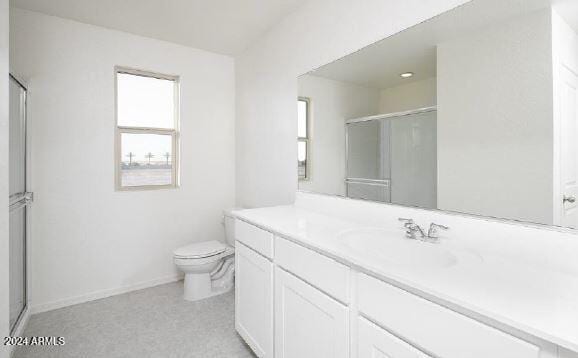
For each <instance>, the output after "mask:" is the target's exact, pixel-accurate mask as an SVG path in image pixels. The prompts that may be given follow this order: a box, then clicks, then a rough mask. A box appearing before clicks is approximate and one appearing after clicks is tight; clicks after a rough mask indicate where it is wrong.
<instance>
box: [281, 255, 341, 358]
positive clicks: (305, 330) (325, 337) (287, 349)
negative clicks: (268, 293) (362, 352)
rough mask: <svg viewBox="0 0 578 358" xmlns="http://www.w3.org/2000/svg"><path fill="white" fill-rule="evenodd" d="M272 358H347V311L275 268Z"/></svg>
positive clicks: (330, 299)
mask: <svg viewBox="0 0 578 358" xmlns="http://www.w3.org/2000/svg"><path fill="white" fill-rule="evenodd" d="M275 357H276V358H308V357H311V358H347V357H349V310H348V308H347V307H346V306H344V305H342V304H341V303H339V302H338V301H336V300H334V299H333V298H331V297H329V296H327V295H326V294H324V293H323V292H321V291H319V290H318V289H316V288H314V287H313V286H311V285H309V284H307V283H305V282H304V281H302V280H300V279H298V278H297V277H295V276H293V275H292V274H290V273H288V272H286V271H284V270H282V269H280V268H278V267H277V268H275Z"/></svg>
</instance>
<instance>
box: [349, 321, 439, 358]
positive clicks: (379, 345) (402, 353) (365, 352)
mask: <svg viewBox="0 0 578 358" xmlns="http://www.w3.org/2000/svg"><path fill="white" fill-rule="evenodd" d="M357 334H358V337H359V339H358V341H357V342H358V343H357V356H358V357H360V358H363V357H375V358H388V357H395V358H426V357H428V356H427V355H425V354H424V353H422V352H420V351H418V350H417V349H416V348H414V347H412V346H410V345H409V344H407V343H405V342H404V341H402V340H401V339H399V338H397V337H395V336H394V335H392V334H391V333H389V332H387V331H386V330H384V329H382V328H381V327H378V326H376V325H375V324H373V323H371V322H369V321H368V320H366V319H365V318H363V317H359V318H358V319H357Z"/></svg>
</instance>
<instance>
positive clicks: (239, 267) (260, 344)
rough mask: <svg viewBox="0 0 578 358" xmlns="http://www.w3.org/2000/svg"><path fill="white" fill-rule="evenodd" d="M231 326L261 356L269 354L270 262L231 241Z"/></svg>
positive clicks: (270, 335)
mask: <svg viewBox="0 0 578 358" xmlns="http://www.w3.org/2000/svg"><path fill="white" fill-rule="evenodd" d="M235 328H236V329H237V332H239V334H240V335H241V337H243V339H244V340H245V342H247V344H248V345H249V346H250V347H251V349H253V351H254V352H255V354H256V355H257V356H258V357H261V358H268V357H273V263H272V262H271V261H269V260H268V259H267V258H266V257H264V256H262V255H260V254H258V253H257V252H255V251H253V250H252V249H250V248H248V247H247V246H245V245H243V244H241V243H240V242H239V241H237V242H236V245H235Z"/></svg>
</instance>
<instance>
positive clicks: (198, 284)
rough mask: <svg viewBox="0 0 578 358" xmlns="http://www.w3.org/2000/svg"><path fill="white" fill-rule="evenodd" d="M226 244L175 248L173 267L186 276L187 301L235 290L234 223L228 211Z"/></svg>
mask: <svg viewBox="0 0 578 358" xmlns="http://www.w3.org/2000/svg"><path fill="white" fill-rule="evenodd" d="M223 221H224V225H225V236H226V244H224V243H222V242H220V241H217V240H210V241H202V242H197V243H193V244H190V245H187V246H183V247H181V248H178V249H176V250H175V251H174V252H173V254H174V255H173V259H174V262H175V265H177V267H178V268H179V269H180V270H181V271H183V272H184V273H185V294H184V298H185V300H187V301H197V300H201V299H203V298H207V297H211V296H215V295H219V294H222V293H225V292H228V291H230V290H231V289H232V288H233V287H234V275H235V255H234V253H235V249H234V246H235V238H234V233H235V228H234V225H235V220H234V218H233V217H232V215H231V212H230V211H226V212H225V213H224V220H223Z"/></svg>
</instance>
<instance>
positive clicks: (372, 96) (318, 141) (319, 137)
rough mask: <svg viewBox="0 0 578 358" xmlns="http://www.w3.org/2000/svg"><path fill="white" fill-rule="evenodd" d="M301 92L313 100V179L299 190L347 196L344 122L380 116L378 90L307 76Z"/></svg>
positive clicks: (304, 182)
mask: <svg viewBox="0 0 578 358" xmlns="http://www.w3.org/2000/svg"><path fill="white" fill-rule="evenodd" d="M298 93H299V96H303V97H309V98H310V99H311V123H310V127H311V134H310V137H311V139H310V147H311V149H310V153H311V163H310V166H311V178H310V179H309V180H301V181H299V189H300V190H305V191H313V192H316V193H324V194H334V195H345V182H344V181H343V180H344V179H345V121H346V120H348V119H352V118H358V117H364V116H369V115H373V114H377V113H378V104H379V91H378V90H377V89H373V88H368V87H363V86H359V85H355V84H351V83H347V82H341V81H335V80H330V79H325V78H321V77H316V76H311V75H304V76H301V77H299V90H298Z"/></svg>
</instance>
